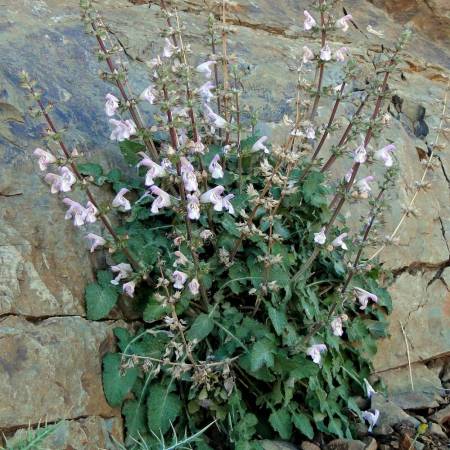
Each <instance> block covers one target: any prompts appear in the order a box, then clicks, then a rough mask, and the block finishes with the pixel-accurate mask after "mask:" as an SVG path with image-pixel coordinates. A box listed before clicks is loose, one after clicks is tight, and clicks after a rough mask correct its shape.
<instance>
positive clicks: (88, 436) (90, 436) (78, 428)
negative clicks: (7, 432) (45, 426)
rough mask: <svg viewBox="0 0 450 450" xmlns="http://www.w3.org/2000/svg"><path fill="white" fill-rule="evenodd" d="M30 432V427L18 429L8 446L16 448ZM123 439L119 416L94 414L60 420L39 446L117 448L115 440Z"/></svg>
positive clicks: (57, 449)
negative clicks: (109, 417)
mask: <svg viewBox="0 0 450 450" xmlns="http://www.w3.org/2000/svg"><path fill="white" fill-rule="evenodd" d="M28 433H29V430H28V429H23V430H18V431H16V433H14V435H13V436H12V437H10V438H8V444H9V447H8V448H16V447H15V445H17V446H18V445H19V443H20V442H23V439H25V438H26V437H27V434H28ZM122 439H123V437H122V421H121V419H120V418H119V417H113V418H111V419H103V418H101V417H97V416H92V417H88V418H86V419H78V420H63V421H61V422H58V423H57V424H56V425H54V431H53V432H51V433H50V435H49V436H48V437H47V438H46V439H45V440H44V441H42V442H41V443H40V445H39V448H45V449H46V450H61V449H63V448H64V449H71V450H92V449H94V448H95V449H97V448H104V449H113V448H117V446H116V445H115V442H121V441H122ZM17 448H18V447H17ZM21 448H22V447H21ZM33 448H34V447H33Z"/></svg>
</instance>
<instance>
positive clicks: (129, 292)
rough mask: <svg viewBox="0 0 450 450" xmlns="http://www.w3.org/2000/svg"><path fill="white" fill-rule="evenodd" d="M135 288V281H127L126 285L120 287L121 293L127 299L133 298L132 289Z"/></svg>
mask: <svg viewBox="0 0 450 450" xmlns="http://www.w3.org/2000/svg"><path fill="white" fill-rule="evenodd" d="M135 288H136V281H134V280H132V281H129V282H128V283H125V284H124V285H123V286H122V290H123V293H124V294H126V295H128V297H131V298H133V297H134V289H135Z"/></svg>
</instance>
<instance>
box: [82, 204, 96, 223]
mask: <svg viewBox="0 0 450 450" xmlns="http://www.w3.org/2000/svg"><path fill="white" fill-rule="evenodd" d="M97 214H98V209H97V208H96V207H95V205H94V204H93V203H92V202H87V203H86V208H85V209H84V221H85V222H87V223H94V222H95V221H96V220H97Z"/></svg>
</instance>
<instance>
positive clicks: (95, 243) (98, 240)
mask: <svg viewBox="0 0 450 450" xmlns="http://www.w3.org/2000/svg"><path fill="white" fill-rule="evenodd" d="M85 237H86V239H88V240H89V241H91V242H90V244H91V253H93V252H94V250H95V249H96V248H97V247H101V246H102V245H105V244H106V240H105V239H103V238H102V237H101V236H98V235H97V234H94V233H88V234H87V235H86V236H85Z"/></svg>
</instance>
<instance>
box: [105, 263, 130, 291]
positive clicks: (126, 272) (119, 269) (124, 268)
mask: <svg viewBox="0 0 450 450" xmlns="http://www.w3.org/2000/svg"><path fill="white" fill-rule="evenodd" d="M110 269H111V271H112V272H113V273H117V275H116V278H114V279H113V280H111V284H114V285H115V286H117V285H118V284H119V281H120V280H123V279H124V278H128V277H129V276H130V275H131V274H132V273H133V268H132V267H131V266H130V265H129V264H128V263H119V264H116V265H115V266H111V267H110Z"/></svg>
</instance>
